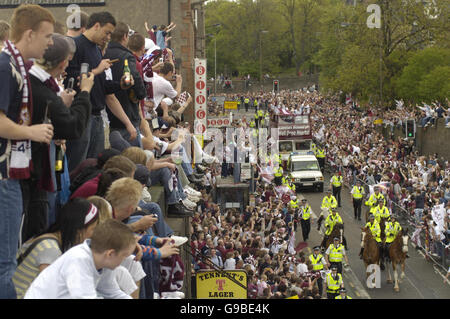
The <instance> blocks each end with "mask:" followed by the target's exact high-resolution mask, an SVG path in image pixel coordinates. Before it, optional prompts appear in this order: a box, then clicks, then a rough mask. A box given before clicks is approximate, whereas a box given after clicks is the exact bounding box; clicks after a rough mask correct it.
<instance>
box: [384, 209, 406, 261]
mask: <svg viewBox="0 0 450 319" xmlns="http://www.w3.org/2000/svg"><path fill="white" fill-rule="evenodd" d="M401 230H402V226H400V223H399V222H398V221H397V218H396V217H395V216H394V215H391V217H390V218H389V221H387V222H386V223H385V228H384V233H385V234H386V239H385V241H384V242H385V243H384V247H383V249H384V256H386V257H389V247H390V246H391V244H392V242H393V241H394V240H395V238H396V237H397V235H398V233H399V232H400V231H401Z"/></svg>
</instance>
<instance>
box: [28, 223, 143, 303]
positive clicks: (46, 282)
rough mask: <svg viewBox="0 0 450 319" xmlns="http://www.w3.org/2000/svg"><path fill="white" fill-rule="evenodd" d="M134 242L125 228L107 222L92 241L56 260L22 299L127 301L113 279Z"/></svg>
mask: <svg viewBox="0 0 450 319" xmlns="http://www.w3.org/2000/svg"><path fill="white" fill-rule="evenodd" d="M136 245H137V239H136V238H135V236H134V234H133V232H132V231H131V229H130V228H129V227H128V226H126V225H125V224H123V223H121V222H119V221H117V220H114V219H109V220H107V221H105V222H103V223H102V224H100V225H98V226H97V227H96V228H95V230H94V233H93V235H92V238H91V239H90V240H89V239H88V240H86V241H85V242H84V243H83V244H80V245H77V246H75V247H73V248H72V249H70V250H68V251H67V252H66V253H64V254H63V255H62V256H61V257H59V258H58V259H57V260H56V261H55V262H54V263H53V264H51V265H50V266H49V267H47V268H46V269H45V270H44V271H42V272H41V273H40V274H39V276H38V277H37V278H36V279H35V280H34V281H33V283H32V284H31V286H30V288H29V289H28V291H27V293H26V294H25V297H24V298H25V299H95V298H107V299H131V297H130V296H129V295H127V294H126V293H125V292H123V291H122V290H121V289H120V287H119V285H118V284H117V281H116V279H115V275H114V269H116V268H117V267H118V266H120V264H121V263H122V262H123V261H124V259H125V258H127V257H128V256H130V255H131V254H132V253H133V251H134V250H135V248H136Z"/></svg>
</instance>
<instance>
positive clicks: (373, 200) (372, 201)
mask: <svg viewBox="0 0 450 319" xmlns="http://www.w3.org/2000/svg"><path fill="white" fill-rule="evenodd" d="M379 199H383V200H384V204H385V205H386V199H385V198H384V195H383V194H382V193H381V192H380V187H379V186H375V187H374V193H373V194H372V195H370V197H369V199H368V200H367V201H366V202H365V204H366V206H368V207H369V214H373V213H374V212H375V209H376V208H377V204H378V200H379ZM366 222H367V220H366Z"/></svg>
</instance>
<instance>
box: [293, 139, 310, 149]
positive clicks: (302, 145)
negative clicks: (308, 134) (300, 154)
mask: <svg viewBox="0 0 450 319" xmlns="http://www.w3.org/2000/svg"><path fill="white" fill-rule="evenodd" d="M310 149H311V141H301V142H295V150H296V151H309V150H310Z"/></svg>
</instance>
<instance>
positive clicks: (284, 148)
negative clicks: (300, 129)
mask: <svg viewBox="0 0 450 319" xmlns="http://www.w3.org/2000/svg"><path fill="white" fill-rule="evenodd" d="M280 152H283V153H285V152H289V153H290V152H292V141H284V142H280Z"/></svg>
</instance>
